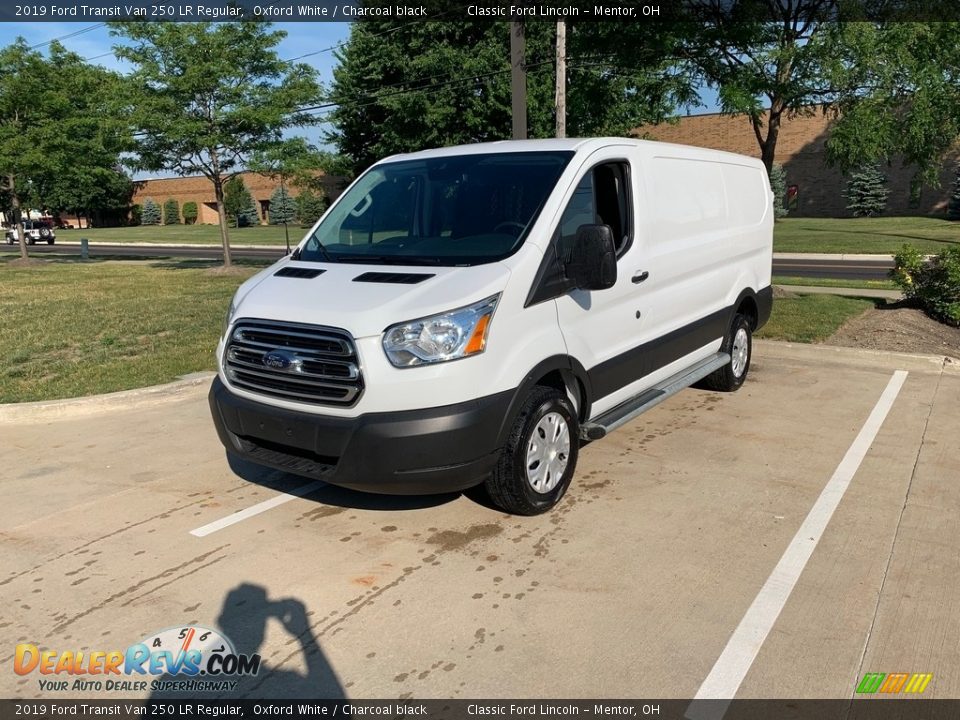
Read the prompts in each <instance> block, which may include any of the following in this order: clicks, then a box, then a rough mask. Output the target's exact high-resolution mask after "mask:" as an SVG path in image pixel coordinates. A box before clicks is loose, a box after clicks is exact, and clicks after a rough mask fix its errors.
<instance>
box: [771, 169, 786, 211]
mask: <svg viewBox="0 0 960 720" xmlns="http://www.w3.org/2000/svg"><path fill="white" fill-rule="evenodd" d="M770 190H772V191H773V216H774V217H775V218H777V219H778V220H779V219H780V218H782V217H786V216H787V214H788V213H789V212H790V209H789V208H788V207H787V206H786V204H785V200H786V197H787V171H786V170H784V169H783V165H781V164H780V163H774V164H773V167H772V168H770Z"/></svg>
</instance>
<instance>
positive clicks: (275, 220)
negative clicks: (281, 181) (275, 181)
mask: <svg viewBox="0 0 960 720" xmlns="http://www.w3.org/2000/svg"><path fill="white" fill-rule="evenodd" d="M296 211H297V206H296V204H295V203H294V201H293V198H292V197H291V196H290V193H289V191H288V190H287V189H286V188H282V187H278V188H277V189H276V190H274V191H273V194H271V195H270V224H271V225H283V224H284V223H290V222H293V221H294V219H295V218H296V214H297V212H296Z"/></svg>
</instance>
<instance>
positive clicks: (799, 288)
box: [773, 278, 903, 300]
mask: <svg viewBox="0 0 960 720" xmlns="http://www.w3.org/2000/svg"><path fill="white" fill-rule="evenodd" d="M811 279H814V278H811ZM773 287H774V288H776V289H777V290H783V291H785V292H791V293H796V294H797V295H842V296H843V297H861V298H871V299H877V298H882V299H884V300H903V293H902V292H900V291H899V290H883V289H882V288H846V287H829V286H823V285H778V284H776V283H774V284H773Z"/></svg>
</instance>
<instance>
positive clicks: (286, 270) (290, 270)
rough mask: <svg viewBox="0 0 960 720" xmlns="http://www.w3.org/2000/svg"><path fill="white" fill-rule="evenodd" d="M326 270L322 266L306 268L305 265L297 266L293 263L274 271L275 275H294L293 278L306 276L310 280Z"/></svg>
mask: <svg viewBox="0 0 960 720" xmlns="http://www.w3.org/2000/svg"><path fill="white" fill-rule="evenodd" d="M325 272H326V270H322V269H320V268H305V267H295V266H293V265H287V266H286V267H282V268H280V269H279V270H277V272H275V273H274V276H275V277H292V278H304V279H305V280H309V279H311V278H315V277H316V276H317V275H323V273H325Z"/></svg>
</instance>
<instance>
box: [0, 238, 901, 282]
mask: <svg viewBox="0 0 960 720" xmlns="http://www.w3.org/2000/svg"><path fill="white" fill-rule="evenodd" d="M2 249H3V250H9V251H11V252H16V251H17V248H16V247H15V246H14V247H8V246H2ZM232 251H233V256H234V257H237V258H256V259H271V258H272V259H276V258H280V257H282V256H283V252H284V250H283V248H282V247H277V248H262V247H257V248H245V247H243V246H242V245H236V246H234V247H233V248H232ZM30 252H31V253H37V254H43V253H60V254H63V253H68V254H76V255H78V254H79V253H80V245H79V244H73V243H70V244H58V245H35V246H33V247H31V248H30ZM90 252H91V254H92V255H93V256H97V255H99V256H106V255H109V256H112V257H139V258H149V257H189V258H218V257H220V253H219V251H218V249H217V248H214V247H209V246H199V247H198V246H195V245H193V246H191V245H177V246H169V245H168V246H157V247H148V246H144V245H124V244H117V245H92V246H91V247H90ZM891 267H893V263H892V262H891V261H890V260H889V259H888V258H886V257H884V258H879V259H877V260H864V259H862V258H860V259H856V260H852V259H851V260H840V259H835V260H822V259H804V260H799V259H790V260H784V259H776V258H775V259H774V261H773V273H774V275H787V276H791V277H807V278H837V279H844V280H886V279H887V271H888V270H889V269H890V268H891Z"/></svg>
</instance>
